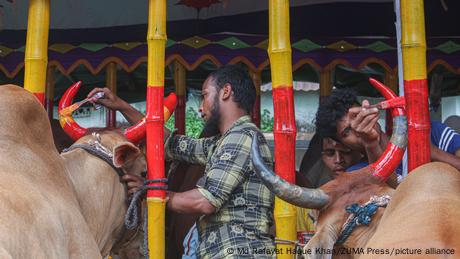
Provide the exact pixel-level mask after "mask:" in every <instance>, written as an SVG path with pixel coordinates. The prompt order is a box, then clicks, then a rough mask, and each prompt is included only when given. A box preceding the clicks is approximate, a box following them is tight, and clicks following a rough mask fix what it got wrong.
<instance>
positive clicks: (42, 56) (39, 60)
mask: <svg viewBox="0 0 460 259" xmlns="http://www.w3.org/2000/svg"><path fill="white" fill-rule="evenodd" d="M49 8H50V1H49V0H30V2H29V18H28V23H27V39H26V52H25V60H24V63H25V64H24V67H25V68H24V88H25V89H26V90H28V91H30V92H31V93H33V94H34V95H35V96H36V97H37V98H38V99H39V100H40V102H41V103H42V104H44V102H45V88H46V66H47V64H48V52H47V51H48V31H49V25H50V11H49Z"/></svg>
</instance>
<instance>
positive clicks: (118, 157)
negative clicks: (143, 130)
mask: <svg viewBox="0 0 460 259" xmlns="http://www.w3.org/2000/svg"><path fill="white" fill-rule="evenodd" d="M140 153H141V150H140V149H139V148H138V147H136V146H135V145H134V144H133V143H131V142H123V143H121V144H118V145H116V146H115V147H114V148H113V164H114V165H115V166H116V167H122V166H123V165H124V164H125V163H126V162H128V161H131V160H134V159H135V158H137V157H138V156H139V154H140Z"/></svg>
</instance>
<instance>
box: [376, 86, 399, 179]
mask: <svg viewBox="0 0 460 259" xmlns="http://www.w3.org/2000/svg"><path fill="white" fill-rule="evenodd" d="M369 82H370V83H371V84H372V85H373V86H374V87H375V88H376V89H377V90H378V91H379V92H380V93H381V94H382V95H383V97H385V99H387V100H390V99H393V98H396V97H397V95H396V94H395V93H394V92H393V91H391V90H390V89H389V88H388V87H387V86H385V85H384V84H382V83H380V82H379V81H377V80H375V79H373V78H369ZM391 115H392V117H393V134H392V135H391V139H390V143H388V146H387V148H386V149H385V151H384V152H383V154H382V156H381V157H380V158H379V159H378V160H377V161H375V162H374V163H372V164H370V165H369V168H370V169H371V172H372V175H374V176H376V177H379V178H380V179H381V180H382V181H386V179H387V178H388V177H389V176H390V175H391V174H392V173H393V172H394V171H395V170H396V168H397V167H398V165H399V163H400V161H401V159H402V157H403V155H404V150H405V149H406V145H407V117H406V112H405V110H404V109H402V108H393V109H392V111H391Z"/></svg>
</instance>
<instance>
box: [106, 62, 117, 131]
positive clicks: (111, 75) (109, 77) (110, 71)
mask: <svg viewBox="0 0 460 259" xmlns="http://www.w3.org/2000/svg"><path fill="white" fill-rule="evenodd" d="M105 82H106V83H105V84H106V87H107V88H109V89H110V91H112V92H113V93H114V94H117V64H116V63H115V62H110V63H109V64H108V65H107V68H106V79H105ZM116 115H117V114H116V111H114V110H111V109H108V108H106V112H105V116H106V117H105V124H106V126H107V127H109V128H115V127H116V126H117V117H116Z"/></svg>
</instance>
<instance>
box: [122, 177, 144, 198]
mask: <svg viewBox="0 0 460 259" xmlns="http://www.w3.org/2000/svg"><path fill="white" fill-rule="evenodd" d="M121 181H122V182H125V183H126V185H127V186H128V195H132V194H133V193H135V192H137V191H139V189H140V188H141V187H142V186H143V185H144V178H142V177H141V176H138V175H133V174H125V175H123V176H122V177H121Z"/></svg>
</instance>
